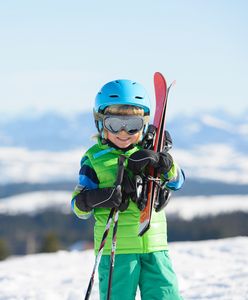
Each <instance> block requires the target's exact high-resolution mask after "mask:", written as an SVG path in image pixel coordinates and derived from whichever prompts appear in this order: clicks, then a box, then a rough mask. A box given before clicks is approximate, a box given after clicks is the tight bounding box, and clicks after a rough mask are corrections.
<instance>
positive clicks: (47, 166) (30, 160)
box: [0, 111, 248, 194]
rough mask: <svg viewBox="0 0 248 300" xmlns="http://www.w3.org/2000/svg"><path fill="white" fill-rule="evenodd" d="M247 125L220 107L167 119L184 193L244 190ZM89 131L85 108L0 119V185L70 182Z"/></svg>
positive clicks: (90, 125)
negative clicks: (183, 176) (69, 112)
mask: <svg viewBox="0 0 248 300" xmlns="http://www.w3.org/2000/svg"><path fill="white" fill-rule="evenodd" d="M247 124H248V114H245V113H244V114H243V115H239V116H234V115H230V114H228V113H226V112H224V111H214V112H211V113H206V112H199V114H197V115H191V116H186V115H180V116H175V117H173V118H171V119H170V118H169V117H168V124H167V129H168V130H169V131H170V132H171V135H172V137H173V143H174V145H173V149H172V154H173V156H174V157H175V159H176V161H177V162H178V163H179V165H180V166H181V167H182V168H183V170H184V171H185V174H186V178H187V182H186V185H185V188H184V191H185V193H186V192H187V193H191V192H190V190H192V189H194V193H196V194H198V193H199V192H202V193H203V194H207V193H210V194H211V193H213V192H212V190H213V189H214V193H220V192H219V191H220V190H221V193H222V192H223V191H224V190H226V191H228V192H230V193H232V191H233V190H235V193H236V192H241V193H246V192H247V191H246V188H245V187H243V186H242V185H246V184H247V183H248V164H247V161H248V138H247V136H248V125H247ZM95 133H96V128H95V125H94V120H93V116H92V113H90V112H88V113H78V114H75V115H73V116H70V117H68V116H64V115H61V114H58V113H55V112H48V113H44V114H41V115H36V116H30V115H25V114H23V115H21V116H19V117H16V118H15V119H5V120H0V167H1V172H2V174H3V175H2V176H0V184H2V185H4V184H10V183H17V184H19V183H22V182H25V183H27V184H29V183H31V184H48V183H56V182H57V183H60V182H61V183H63V182H72V181H73V180H75V181H76V180H77V174H78V169H79V162H80V159H81V156H82V155H83V153H84V152H85V150H86V149H87V148H88V147H89V146H90V145H92V144H93V143H94V141H93V140H92V139H91V137H92V136H93V135H94V134H95ZM192 179H193V180H197V184H194V183H192V181H191V180H192ZM201 180H202V181H206V180H207V181H212V183H210V182H207V183H206V182H205V183H202V184H201V182H200V181H201ZM215 182H223V183H228V184H230V185H228V186H222V185H221V184H220V185H219V183H216V184H215ZM210 184H211V187H210ZM218 185H219V186H218ZM15 187H16V188H17V186H15ZM26 188H27V186H26ZM3 190H5V188H3ZM0 193H3V192H1V191H0ZM226 193H227V192H226Z"/></svg>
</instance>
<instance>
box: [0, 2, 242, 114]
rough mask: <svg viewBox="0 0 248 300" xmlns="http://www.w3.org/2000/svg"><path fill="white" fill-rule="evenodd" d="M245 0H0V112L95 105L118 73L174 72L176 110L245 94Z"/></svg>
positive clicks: (234, 100) (232, 101) (142, 77)
mask: <svg viewBox="0 0 248 300" xmlns="http://www.w3.org/2000/svg"><path fill="white" fill-rule="evenodd" d="M247 36H248V1H246V0H243V1H242V0H236V1H231V0H218V1H216V0H215V1H214V0H208V1H203V0H202V1H200V0H181V1H180V0H174V1H166V0H154V1H144V0H143V1H141V0H137V1H134V0H132V1H131V0H125V1H112V0H109V1H107V0H106V1H94V0H91V1H84V0H81V1H77V0H70V1H63V0H60V1H58V0H50V1H48V0H43V1H31V0H29V1H28V0H22V1H17V0H11V1H1V2H0V41H1V47H0V57H1V59H0V86H1V88H0V102H1V105H0V112H2V113H10V112H15V113H16V112H18V113H20V112H23V111H26V110H28V111H30V112H33V111H43V110H54V109H55V110H57V111H62V112H75V111H79V110H80V111H83V110H91V109H92V105H93V102H94V97H95V95H96V93H97V91H98V90H99V88H100V87H101V86H102V85H103V84H104V83H106V82H108V81H110V80H114V79H120V78H127V79H132V80H136V81H138V82H140V83H142V84H143V85H144V86H145V87H146V89H147V91H148V92H149V94H150V95H151V98H152V99H153V97H154V94H153V83H152V80H153V79H152V78H153V73H154V72H155V71H160V72H162V73H163V74H164V75H165V76H166V78H167V80H168V82H170V81H172V80H174V79H176V81H177V85H176V86H175V88H174V90H173V92H172V93H171V98H170V103H169V107H168V109H169V110H170V112H171V113H172V114H173V113H181V112H187V113H192V112H197V111H204V110H212V109H218V108H223V107H225V108H226V109H227V110H229V111H230V112H237V113H239V112H242V111H244V110H245V109H246V107H247V101H248V88H247V83H248V75H247V70H248V62H247V57H248V55H247V53H248V39H247Z"/></svg>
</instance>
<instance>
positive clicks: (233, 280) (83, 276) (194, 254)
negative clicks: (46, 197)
mask: <svg viewBox="0 0 248 300" xmlns="http://www.w3.org/2000/svg"><path fill="white" fill-rule="evenodd" d="M247 251H248V238H247V237H237V238H230V239H222V240H211V241H202V242H187V243H171V245H170V254H171V257H172V260H173V264H174V269H175V270H176V272H177V274H178V279H179V285H180V289H181V293H182V295H183V297H184V299H185V300H190V299H191V300H193V299H194V300H207V299H211V300H214V299H216V300H217V299H218V300H247V299H248V284H247V282H248V269H247V265H248V256H247ZM93 261H94V255H93V251H91V250H88V251H85V252H77V251H75V252H65V251H60V252H58V253H55V254H36V255H29V256H24V257H13V258H10V259H8V260H6V261H4V262H1V263H0V300H79V299H80V300H81V299H83V295H84V292H85V290H86V287H87V284H88V280H89V276H90V273H91V270H92V267H93ZM97 285H98V282H97V280H96V282H95V285H94V288H93V292H92V298H91V299H92V300H97V299H98V288H97ZM136 298H137V299H140V298H139V296H137V297H136Z"/></svg>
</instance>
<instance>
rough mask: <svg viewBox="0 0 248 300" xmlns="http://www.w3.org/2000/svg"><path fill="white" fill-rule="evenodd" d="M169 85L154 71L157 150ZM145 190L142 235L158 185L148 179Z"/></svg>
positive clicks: (152, 175) (163, 126)
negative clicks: (146, 191)
mask: <svg viewBox="0 0 248 300" xmlns="http://www.w3.org/2000/svg"><path fill="white" fill-rule="evenodd" d="M172 84H173V83H172ZM172 84H171V85H172ZM171 85H170V86H169V88H167V83H166V80H165V78H164V76H163V75H162V74H161V73H159V72H156V73H155V74H154V88H155V97H156V110H155V115H154V121H153V125H154V127H155V129H156V134H155V138H154V141H153V150H154V151H157V152H160V151H162V150H163V145H164V130H165V114H166V104H167V98H168V92H169V89H170V87H171ZM149 174H150V176H151V177H153V178H156V177H158V174H156V173H155V171H154V169H153V168H151V169H150V171H149ZM147 190H148V193H147V203H146V206H145V208H144V210H143V211H141V214H140V226H139V236H142V235H143V234H144V233H145V232H146V231H147V230H148V229H149V227H150V221H151V216H152V210H153V205H154V202H155V201H156V198H157V193H158V186H157V184H155V182H154V180H150V181H149V182H148V189H147Z"/></svg>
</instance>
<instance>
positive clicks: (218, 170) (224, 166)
mask: <svg viewBox="0 0 248 300" xmlns="http://www.w3.org/2000/svg"><path fill="white" fill-rule="evenodd" d="M172 154H173V157H174V158H175V160H176V161H177V162H178V163H179V165H180V166H182V168H183V170H184V171H185V174H186V175H187V178H197V179H208V180H217V181H222V182H226V183H235V184H247V183H248V157H247V154H244V153H239V152H238V151H237V150H235V148H234V147H232V146H231V145H225V144H208V145H207V146H206V145H199V146H195V147H193V148H192V149H190V151H188V150H185V149H174V150H173V151H172Z"/></svg>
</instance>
